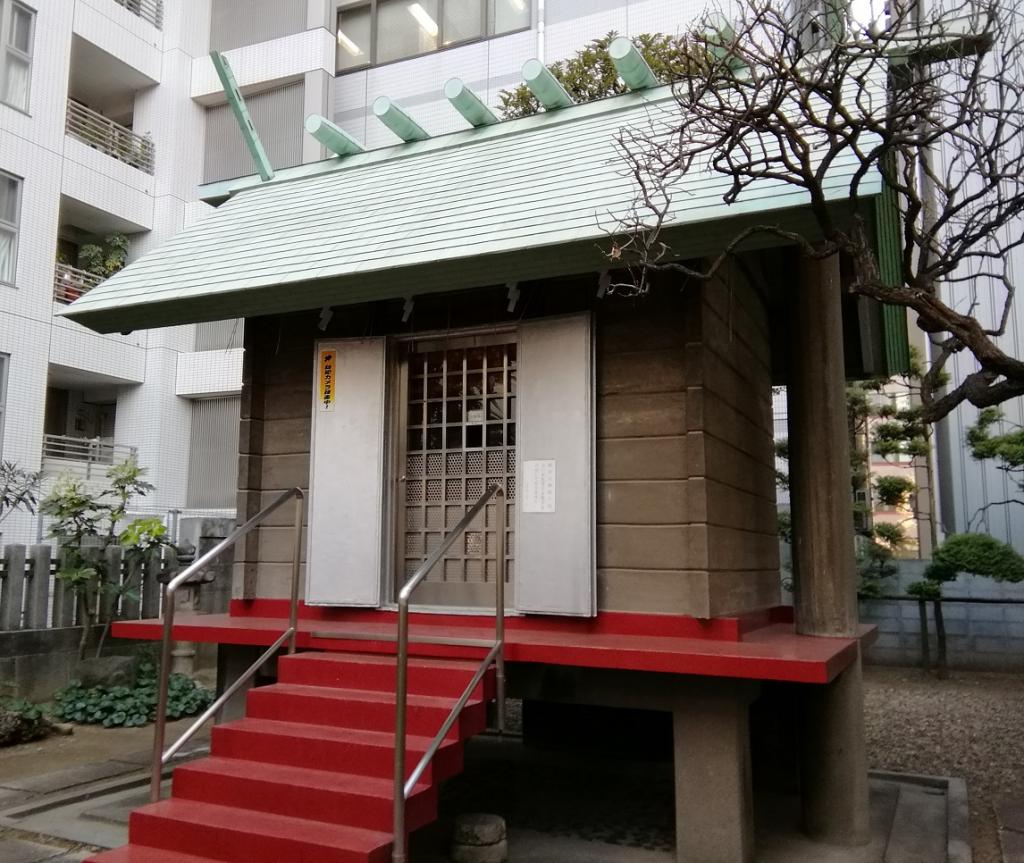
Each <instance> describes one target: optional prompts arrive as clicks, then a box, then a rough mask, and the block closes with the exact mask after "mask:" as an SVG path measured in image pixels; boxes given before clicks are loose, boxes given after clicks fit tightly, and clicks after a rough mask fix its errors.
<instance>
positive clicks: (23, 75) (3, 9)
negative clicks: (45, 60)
mask: <svg viewBox="0 0 1024 863" xmlns="http://www.w3.org/2000/svg"><path fill="white" fill-rule="evenodd" d="M35 18H36V13H35V12H33V11H32V10H31V9H29V8H28V6H25V5H23V4H22V3H17V2H15V0H0V51H2V52H3V56H2V57H0V63H2V65H0V102H4V103H6V104H8V105H11V106H12V107H14V108H19V109H20V110H22V111H27V110H28V90H29V79H30V77H31V73H32V37H33V35H34V30H35Z"/></svg>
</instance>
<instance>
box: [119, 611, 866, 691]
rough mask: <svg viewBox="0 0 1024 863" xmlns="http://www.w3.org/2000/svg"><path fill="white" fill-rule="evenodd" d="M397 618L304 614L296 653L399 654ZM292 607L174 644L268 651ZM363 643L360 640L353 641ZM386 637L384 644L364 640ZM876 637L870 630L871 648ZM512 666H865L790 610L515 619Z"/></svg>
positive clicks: (157, 625)
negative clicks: (803, 630)
mask: <svg viewBox="0 0 1024 863" xmlns="http://www.w3.org/2000/svg"><path fill="white" fill-rule="evenodd" d="M396 617H397V615H396V614H395V613H394V612H391V611H379V610H369V611H364V610H353V609H335V608H331V609H323V608H317V607H311V606H302V608H301V611H300V619H299V635H298V639H297V641H298V646H299V647H300V648H311V649H320V650H355V651H361V652H367V653H369V652H382V653H387V652H392V651H393V650H394V637H395V626H396ZM286 618H287V602H284V601H278V600H255V601H252V602H242V601H239V600H235V601H233V602H232V606H231V612H230V613H229V614H203V615H199V614H181V613H179V614H178V615H176V617H175V625H174V637H175V638H176V639H178V640H180V641H197V642H213V643H217V644H248V645H269V644H271V643H272V642H273V641H274V640H275V639H276V638H277V637H278V636H279V635H280V634H281V632H282V631H283V630H284V627H285V626H286V623H285V621H286ZM410 632H411V634H412V635H413V636H414V637H420V636H421V637H431V636H439V635H448V636H451V635H457V636H459V637H460V638H478V639H489V638H493V635H494V618H493V616H492V617H487V616H478V615H450V614H426V613H423V614H413V615H412V617H411V626H410ZM353 634H359V635H360V636H364V638H361V639H355V638H351V637H349V638H346V637H345V636H346V635H348V636H352V635H353ZM113 635H114V636H116V637H119V638H139V639H153V640H155V639H159V638H160V637H161V636H162V624H161V622H160V621H159V620H139V621H119V622H116V623H114V625H113ZM367 636H380V638H379V640H376V639H371V640H366V639H365V637H367ZM874 637H875V628H874V627H872V626H862V627H861V634H860V640H861V642H862V643H863V644H864V645H865V646H866V645H867V644H869V643H870V642H871V641H873V640H874ZM505 641H506V648H505V656H506V660H507V661H508V662H524V663H527V662H528V663H542V664H547V665H564V666H577V667H583V668H610V669H624V670H632V671H655V672H665V673H670V674H692V675H703V676H708V677H731V678H743V679H747V680H779V681H790V682H794V683H828V682H830V681H831V680H833V679H834V678H835V677H836V675H838V674H839V673H840V672H841V671H842V670H843V669H844V668H846V667H847V666H848V665H850V664H851V663H852V662H853V661H854V660H855V659H856V656H857V639H855V638H819V637H813V636H807V635H797V633H796V632H795V630H794V627H793V623H792V610H791V609H789V608H776V609H772V610H771V611H766V612H763V613H759V614H754V615H746V616H743V617H725V618H715V619H713V620H710V621H702V620H698V619H696V618H692V617H682V616H678V615H667V614H665V615H662V614H626V613H621V612H602V613H600V614H599V615H598V616H597V617H595V618H587V619H576V618H564V617H560V618H546V617H516V616H510V617H509V618H507V622H506V638H505ZM412 652H413V653H415V654H416V655H419V656H448V657H452V656H466V657H472V656H478V655H482V652H481V651H480V650H478V649H475V648H465V647H463V648H453V647H450V646H444V647H436V646H433V645H424V644H413V645H412Z"/></svg>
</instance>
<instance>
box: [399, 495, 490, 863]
mask: <svg viewBox="0 0 1024 863" xmlns="http://www.w3.org/2000/svg"><path fill="white" fill-rule="evenodd" d="M494 497H497V498H498V499H499V501H500V503H501V506H500V509H501V512H500V514H499V521H498V524H499V525H500V537H499V541H498V542H499V550H500V554H501V559H502V560H503V559H504V556H505V519H506V512H505V493H504V491H502V490H501V489H500V488H499V487H498V486H497V485H492V486H490V487H489V488H488V489H487V490H486V491H485V492H484V493H483V494H482V495H481V496H480V499H479V500H478V501H477V502H476V503H475V504H473V506H472V507H470V509H469V511H468V512H467V513H466V514H465V515H464V516H463V517H462V519H461V520H460V521H459V523H458V524H457V525H456V526H455V527H453V528H452V529H451V530H450V531H449V532H448V533H447V534H445V536H444V538H443V539H442V540H441V544H440V545H439V546H438V547H437V548H436V549H434V551H433V552H431V554H430V555H428V556H427V559H426V560H425V561H423V563H422V564H421V565H420V567H419V569H417V570H416V572H415V573H413V575H412V577H411V578H409V580H408V581H406V582H405V584H404V585H403V586H402V588H401V590H399V592H398V650H397V654H398V655H397V657H396V667H395V777H394V780H395V788H394V794H395V799H394V837H393V839H394V841H393V843H392V846H391V861H392V863H406V860H407V852H406V844H407V843H406V835H405V756H406V751H405V729H406V703H407V701H408V671H409V602H410V601H411V599H412V592H413V591H414V590H415V589H416V587H417V585H419V583H420V582H421V581H422V580H423V579H424V578H425V577H426V575H427V574H428V573H429V572H430V571H431V570H432V569H433V568H434V567H435V566H436V565H437V564H438V563H439V562H440V560H441V558H442V557H443V555H444V554H445V552H447V550H448V549H449V548H450V547H451V545H452V543H454V542H455V539H456V537H458V536H460V535H461V534H462V533H463V532H464V531H465V530H466V528H467V527H469V525H470V523H471V522H472V521H473V520H474V519H475V518H476V517H477V516H478V515H480V513H481V511H483V513H484V538H485V542H484V559H485V560H486V534H487V512H486V507H487V503H488V501H490V500H491V498H494ZM498 570H499V571H500V572H501V573H502V575H504V569H503V567H502V566H501V565H499V566H498ZM497 584H498V588H497V590H498V599H497V600H496V602H497V607H496V611H498V615H497V618H496V621H495V626H496V627H497V632H498V634H499V636H500V637H501V638H504V634H505V618H504V612H505V608H504V606H505V584H504V578H503V577H502V578H499V579H498V581H497ZM495 646H496V648H497V658H498V661H499V662H500V657H501V651H502V650H503V649H504V645H498V644H497V642H496V645H495ZM499 687H500V692H501V694H502V698H504V691H505V682H504V665H503V664H502V665H501V678H500V683H499ZM501 710H503V708H502V707H499V716H500V719H499V721H500V722H502V723H504V717H503V716H501V713H500V711H501Z"/></svg>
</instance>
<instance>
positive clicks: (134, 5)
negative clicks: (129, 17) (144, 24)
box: [114, 0, 164, 29]
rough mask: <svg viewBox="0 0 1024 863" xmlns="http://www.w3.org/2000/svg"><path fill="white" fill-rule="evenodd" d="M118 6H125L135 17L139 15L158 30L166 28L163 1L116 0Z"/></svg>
mask: <svg viewBox="0 0 1024 863" xmlns="http://www.w3.org/2000/svg"><path fill="white" fill-rule="evenodd" d="M114 2H115V3H117V4H118V6H124V8H125V9H127V10H128V11H129V12H131V13H132V14H133V15H138V16H139V17H140V18H142V19H143V20H144V21H148V22H149V23H150V24H152V25H153V26H154V27H156V28H157V29H162V28H163V26H164V4H163V0H114Z"/></svg>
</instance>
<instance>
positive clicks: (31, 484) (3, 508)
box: [0, 461, 40, 522]
mask: <svg viewBox="0 0 1024 863" xmlns="http://www.w3.org/2000/svg"><path fill="white" fill-rule="evenodd" d="M39 480H40V474H39V473H37V472H33V471H27V470H24V469H23V468H20V467H18V465H17V464H15V463H14V462H12V461H0V522H3V521H4V519H6V518H7V516H9V515H10V514H11V513H12V512H14V511H15V510H19V509H21V510H24V511H25V512H27V513H29V514H30V515H31V514H32V513H34V512H35V511H36V505H37V504H38V502H39Z"/></svg>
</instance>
